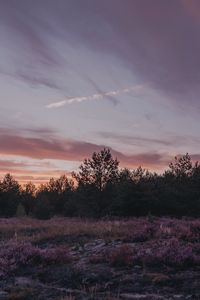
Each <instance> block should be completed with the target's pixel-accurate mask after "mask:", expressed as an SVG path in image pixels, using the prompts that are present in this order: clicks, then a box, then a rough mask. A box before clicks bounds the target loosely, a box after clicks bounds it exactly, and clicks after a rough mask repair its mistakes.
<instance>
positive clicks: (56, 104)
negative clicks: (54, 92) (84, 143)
mask: <svg viewBox="0 0 200 300" xmlns="http://www.w3.org/2000/svg"><path fill="white" fill-rule="evenodd" d="M142 88H143V86H142V85H137V86H131V87H128V88H124V89H119V90H115V91H110V92H105V93H99V94H93V95H91V96H84V97H72V98H69V99H67V100H62V101H57V102H53V103H50V104H48V105H47V106H46V108H49V109H51V108H59V107H62V106H65V105H67V104H72V103H76V102H78V103H80V102H83V101H87V100H99V99H104V98H106V97H115V96H118V95H121V94H127V93H131V92H139V91H140V90H141V89H142Z"/></svg>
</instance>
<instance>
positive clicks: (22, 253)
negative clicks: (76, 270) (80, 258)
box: [0, 240, 70, 277]
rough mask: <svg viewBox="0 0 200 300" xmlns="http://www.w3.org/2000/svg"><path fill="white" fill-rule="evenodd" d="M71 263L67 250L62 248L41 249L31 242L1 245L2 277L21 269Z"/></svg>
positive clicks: (0, 269)
mask: <svg viewBox="0 0 200 300" xmlns="http://www.w3.org/2000/svg"><path fill="white" fill-rule="evenodd" d="M68 262H70V256H69V253H68V251H67V249H65V248H62V247H56V248H50V249H40V248H39V247H38V246H33V245H32V244H31V243H30V242H18V241H14V240H11V241H8V242H5V243H3V242H2V243H1V248H0V277H5V276H6V275H9V274H11V273H12V272H13V271H15V270H17V269H18V268H19V267H25V266H33V265H36V264H37V265H38V264H41V265H45V264H46V265H47V264H59V263H68Z"/></svg>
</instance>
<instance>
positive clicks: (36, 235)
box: [0, 217, 200, 300]
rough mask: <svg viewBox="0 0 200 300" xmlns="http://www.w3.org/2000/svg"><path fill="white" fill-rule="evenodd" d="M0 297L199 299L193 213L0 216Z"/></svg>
mask: <svg viewBox="0 0 200 300" xmlns="http://www.w3.org/2000/svg"><path fill="white" fill-rule="evenodd" d="M0 243H1V245H0V299H5V300H6V299H7V300H8V299H9V300H11V299H13V300H15V299H18V300H23V299H24V300H25V299H27V300H33V299H38V300H47V299H48V300H51V299H57V300H73V299H105V300H112V299H113V300H114V299H125V300H126V299H127V300H128V299H144V300H147V299H160V300H162V299H163V300H164V299H166V300H168V299H179V300H182V299H200V220H193V219H181V220H177V219H169V218H154V217H148V218H139V219H133V218H132V219H127V220H101V221H92V220H80V219H66V218H53V219H51V220H48V221H38V220H35V219H29V218H13V219H0Z"/></svg>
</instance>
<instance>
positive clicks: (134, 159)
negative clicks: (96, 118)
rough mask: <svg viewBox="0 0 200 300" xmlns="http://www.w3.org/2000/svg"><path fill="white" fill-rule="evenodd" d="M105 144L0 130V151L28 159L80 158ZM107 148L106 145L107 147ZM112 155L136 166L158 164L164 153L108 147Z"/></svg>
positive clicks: (100, 148) (125, 165) (154, 166)
mask: <svg viewBox="0 0 200 300" xmlns="http://www.w3.org/2000/svg"><path fill="white" fill-rule="evenodd" d="M106 146H107V147H108V145H104V144H103V145H99V144H95V143H90V142H84V141H76V140H72V139H66V138H60V137H56V136H55V135H53V136H52V137H51V136H50V135H49V133H47V136H46V137H45V135H44V134H43V135H42V136H40V137H37V138H35V137H32V136H30V137H27V136H24V135H23V132H22V133H20V132H19V131H17V132H16V131H13V132H12V130H10V131H8V132H7V133H6V131H5V129H2V130H0V154H1V155H6V156H9V155H12V156H13V155H14V156H20V157H27V158H32V159H40V160H43V159H56V160H66V161H77V162H81V161H83V159H85V158H87V157H90V156H91V155H92V153H93V152H94V151H100V150H102V149H103V148H104V147H106ZM109 148H110V147H109ZM110 149H111V151H112V154H113V156H114V157H117V158H118V159H119V161H120V164H121V166H124V167H131V168H132V167H137V166H138V165H143V166H145V167H149V168H154V169H155V168H162V167H163V166H164V165H166V163H167V161H168V157H167V156H166V155H165V154H160V153H156V152H153V153H135V154H132V155H127V154H124V153H122V152H119V151H117V150H115V149H112V148H110Z"/></svg>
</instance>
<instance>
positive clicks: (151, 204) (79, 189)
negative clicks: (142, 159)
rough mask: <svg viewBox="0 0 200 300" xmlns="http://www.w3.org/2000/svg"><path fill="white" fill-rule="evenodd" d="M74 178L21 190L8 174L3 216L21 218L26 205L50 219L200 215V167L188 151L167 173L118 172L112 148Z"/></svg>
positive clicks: (0, 200)
mask: <svg viewBox="0 0 200 300" xmlns="http://www.w3.org/2000/svg"><path fill="white" fill-rule="evenodd" d="M72 175H73V179H75V180H76V183H75V182H74V180H70V179H68V178H67V176H65V175H63V176H61V177H60V178H58V179H54V178H51V179H50V180H49V182H47V183H46V184H43V185H41V186H40V187H39V188H38V189H37V190H36V188H35V186H34V185H33V184H32V183H28V184H27V185H25V187H24V188H23V189H22V188H21V187H20V185H19V184H18V182H17V181H16V180H14V178H13V177H12V176H11V175H10V174H7V175H6V176H5V177H4V179H3V180H2V181H1V182H0V216H4V217H10V216H14V215H15V214H16V210H17V207H18V205H19V203H20V201H21V203H22V204H23V206H24V209H25V212H26V214H27V215H33V216H35V217H37V218H40V219H48V218H50V217H52V216H53V215H64V216H80V217H95V218H99V217H105V216H107V217H111V216H120V217H124V216H128V217H129V216H137V217H139V216H146V215H156V216H174V217H181V216H192V217H199V216H200V164H199V162H195V163H193V162H192V159H191V157H190V156H189V154H188V153H186V155H183V156H180V157H175V158H174V161H172V162H171V163H170V164H169V169H168V170H167V171H165V172H164V173H163V174H156V173H151V172H149V171H148V170H145V169H143V168H142V167H138V168H137V169H135V170H129V169H119V162H118V160H117V159H114V158H113V157H112V155H111V152H110V150H109V149H105V148H104V149H103V150H101V151H100V152H98V153H96V152H94V153H93V155H92V157H91V158H88V159H85V160H84V161H83V163H82V164H81V166H80V169H79V171H78V172H77V173H73V174H72Z"/></svg>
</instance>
